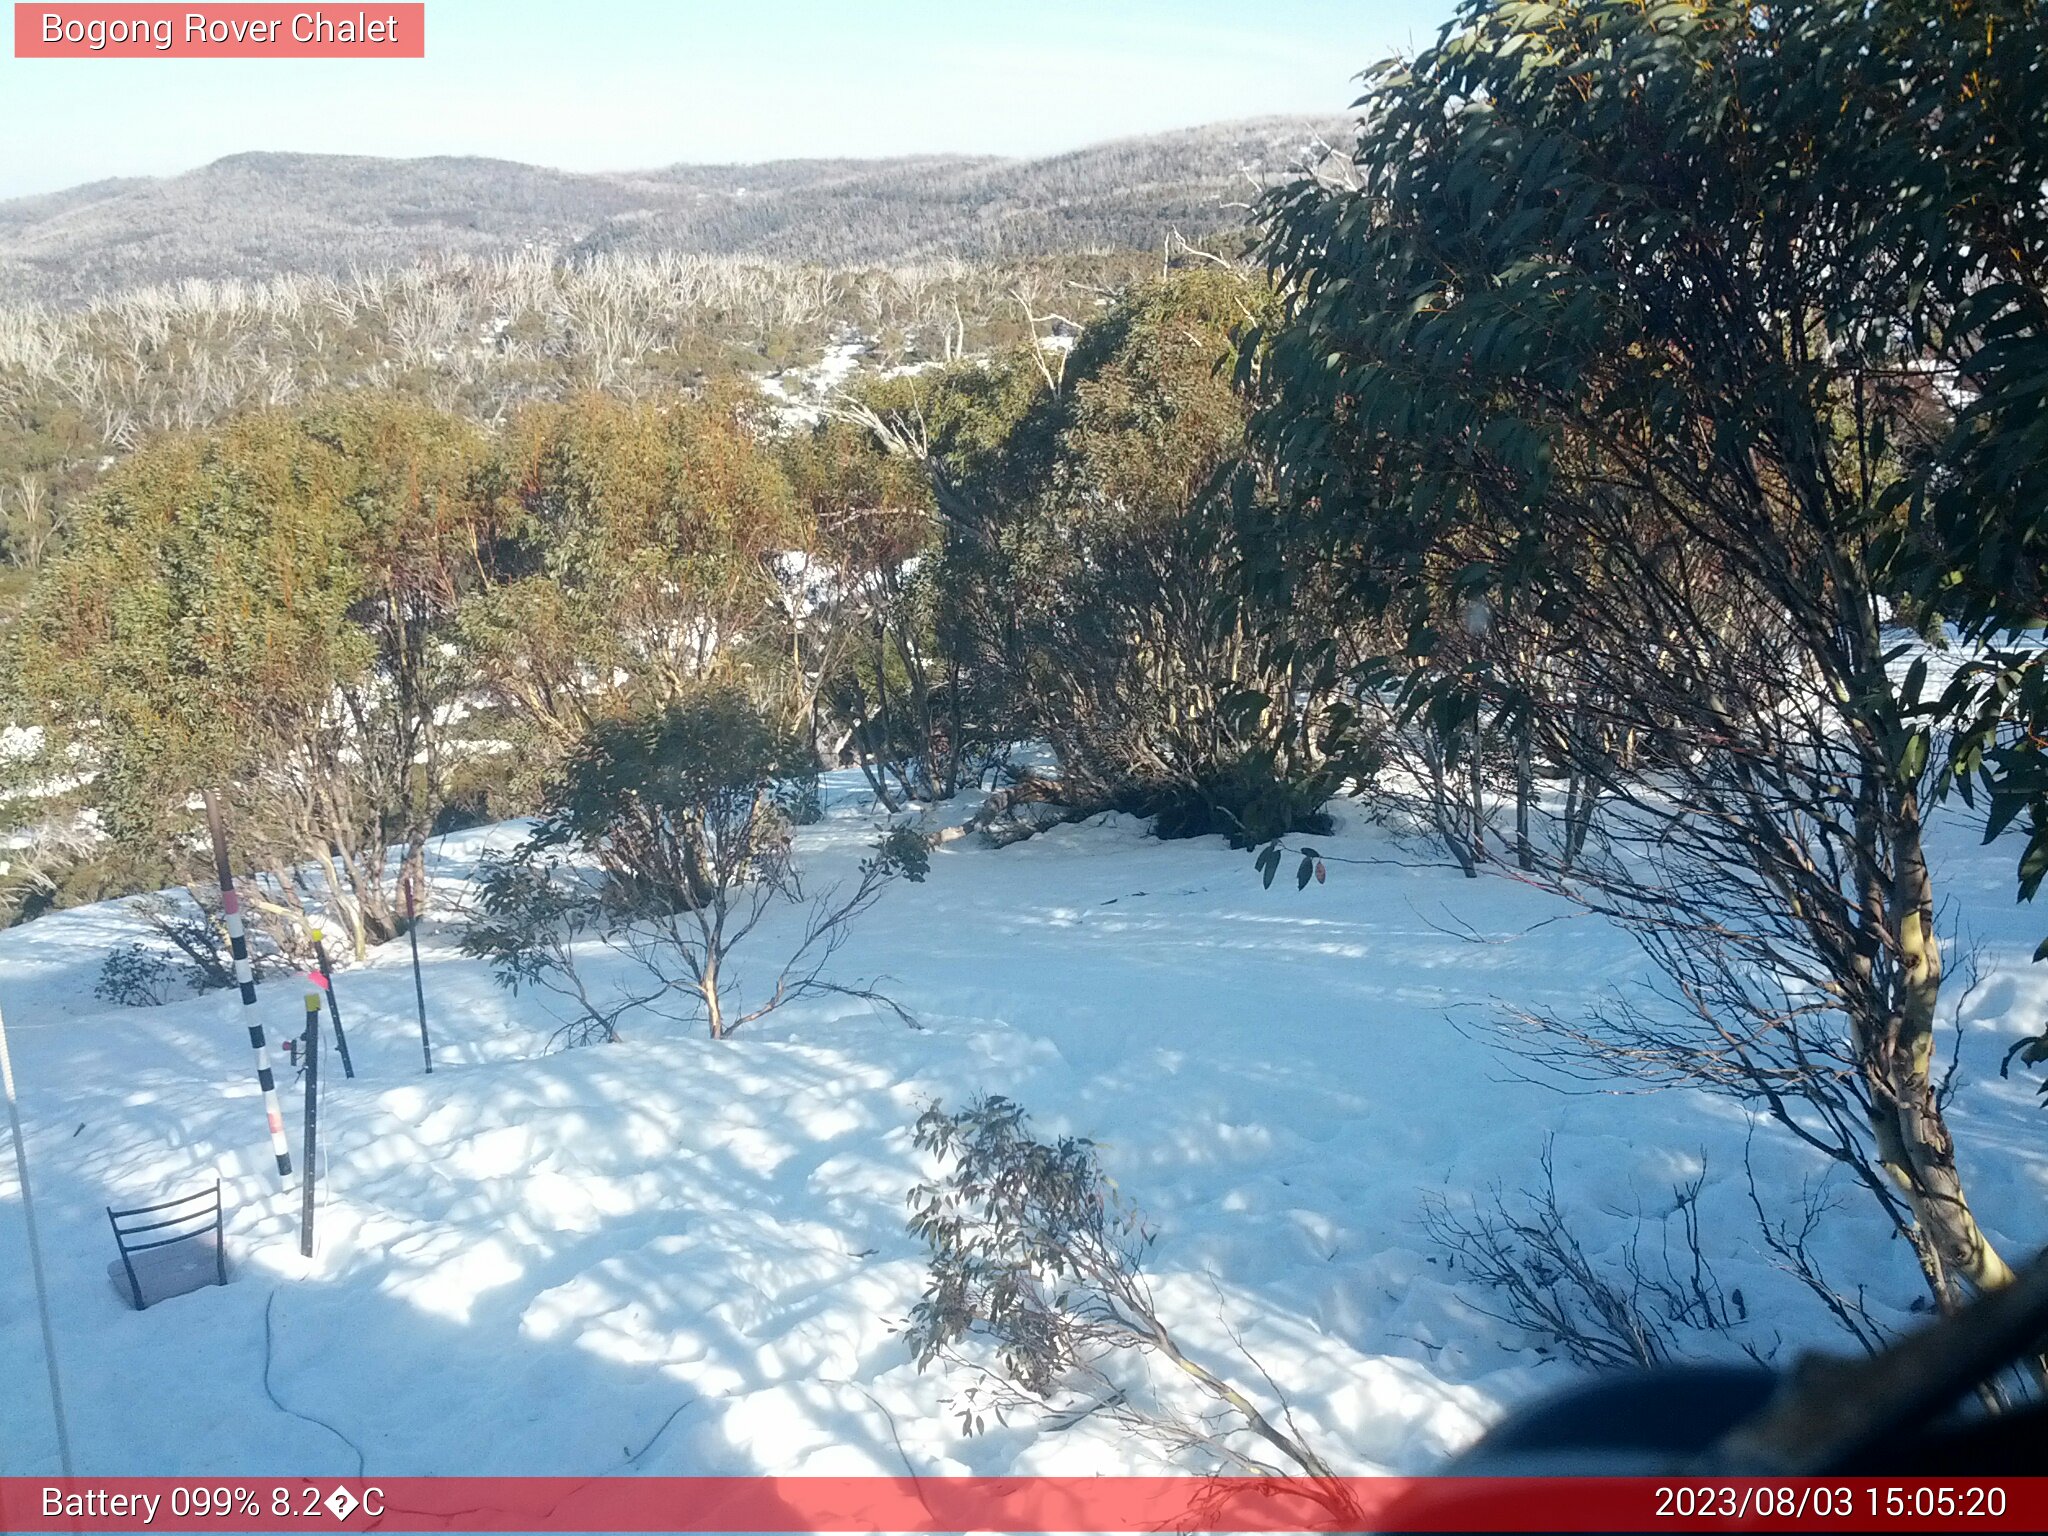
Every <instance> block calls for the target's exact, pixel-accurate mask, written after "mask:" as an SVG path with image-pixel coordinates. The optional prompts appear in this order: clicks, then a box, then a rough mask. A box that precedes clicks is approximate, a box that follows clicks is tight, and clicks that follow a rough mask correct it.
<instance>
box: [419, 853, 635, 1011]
mask: <svg viewBox="0 0 2048 1536" xmlns="http://www.w3.org/2000/svg"><path fill="white" fill-rule="evenodd" d="M602 919H603V907H602V904H601V903H599V902H598V901H597V900H596V899H595V898H594V896H593V893H592V892H591V890H590V889H589V886H588V885H587V883H586V882H584V881H583V880H582V878H581V877H580V876H579V875H578V873H577V872H576V871H575V870H574V869H571V868H565V867H564V864H563V861H562V860H561V859H560V858H558V857H555V856H552V855H549V854H547V853H544V852H541V851H538V850H535V849H533V848H531V847H528V846H522V847H520V848H518V849H515V850H514V851H513V852H511V853H509V854H497V853H491V854H486V855H485V856H484V857H483V859H482V860H481V861H480V863H479V865H478V869H477V876H476V896H475V902H474V915H473V916H472V917H471V919H470V922H469V925H468V926H467V927H466V928H464V929H463V932H462V937H461V940H460V943H461V946H462V952H463V953H464V954H466V955H470V956H473V957H475V958H477V959H481V960H488V961H489V962H490V963H491V974H492V975H493V977H495V978H496V980H497V982H498V985H499V986H501V987H504V988H506V989H507V990H508V991H510V992H511V993H513V994H514V995H515V996H516V995H518V993H519V990H520V989H521V988H522V987H535V988H538V989H539V990H541V991H545V992H549V993H552V994H553V995H554V996H556V997H559V998H561V999H563V1000H564V1001H566V1002H567V1003H569V1004H570V1006H571V1007H572V1008H573V1009H574V1014H573V1016H572V1017H571V1018H570V1020H569V1022H568V1023H566V1024H564V1025H563V1026H562V1027H561V1028H560V1029H559V1030H557V1031H556V1032H555V1034H554V1039H553V1043H555V1044H559V1045H563V1046H576V1045H595V1044H599V1043H603V1044H610V1043H612V1042H614V1041H616V1040H617V1039H618V1038H619V1030H618V1022H619V1019H620V1017H621V1016H622V1015H623V1014H625V1013H626V1012H627V1011H629V1010H630V1009H632V1008H633V1007H635V1006H637V1005H638V1004H640V1003H642V1002H645V1001H647V999H645V998H633V997H625V998H620V997H612V998H608V999H607V1000H606V1001H605V1002H603V1003H602V1004H600V1003H599V1002H598V1000H597V998H596V997H595V996H594V995H593V994H592V992H591V990H590V988H589V986H588V984H587V983H586V982H585V980H584V977H583V974H582V972H581V971H580V970H578V969H577V965H576V941H577V940H578V939H580V938H584V937H587V936H589V935H591V934H593V933H596V932H598V931H600V929H601V927H602Z"/></svg>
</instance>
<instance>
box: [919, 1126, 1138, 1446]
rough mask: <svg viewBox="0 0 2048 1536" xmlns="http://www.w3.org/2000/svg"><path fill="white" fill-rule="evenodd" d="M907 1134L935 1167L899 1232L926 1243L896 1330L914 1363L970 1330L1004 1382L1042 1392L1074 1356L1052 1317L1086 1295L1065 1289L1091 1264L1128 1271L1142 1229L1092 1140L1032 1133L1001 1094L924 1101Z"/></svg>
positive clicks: (1134, 1265) (974, 1422)
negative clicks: (991, 1353)
mask: <svg viewBox="0 0 2048 1536" xmlns="http://www.w3.org/2000/svg"><path fill="white" fill-rule="evenodd" d="M914 1140H915V1143H916V1146H917V1148H918V1150H919V1151H921V1152H924V1153H926V1154H927V1155H929V1156H930V1157H932V1158H934V1159H935V1160H936V1161H937V1162H938V1163H939V1164H940V1166H941V1169H942V1176H941V1177H940V1179H939V1180H938V1181H937V1182H935V1183H922V1184H919V1185H918V1186H917V1188H916V1189H914V1190H913V1191H912V1192H911V1195H910V1204H911V1217H910V1223H909V1226H910V1232H911V1235H912V1236H913V1237H916V1238H918V1239H919V1240H920V1241H922V1242H923V1243H924V1244H925V1246H926V1248H927V1249H928V1250H929V1258H928V1268H929V1278H928V1280H927V1282H926V1285H925V1292H924V1296H923V1299H922V1300H920V1301H919V1302H918V1303H917V1304H916V1305H915V1306H914V1307H912V1308H911V1314H910V1326H909V1328H908V1329H907V1330H906V1333H905V1338H906V1340H907V1342H908V1343H909V1345H910V1350H911V1354H912V1357H913V1358H914V1359H915V1360H916V1362H917V1366H918V1369H919V1370H923V1369H925V1368H926V1367H927V1366H929V1365H930V1364H932V1362H933V1361H934V1360H938V1359H942V1358H945V1357H946V1356H947V1355H948V1354H949V1353H950V1352H951V1351H952V1350H953V1349H954V1348H955V1347H956V1346H958V1345H959V1344H960V1343H962V1342H963V1341H964V1340H966V1339H968V1338H969V1337H970V1336H976V1337H982V1338H986V1339H987V1340H988V1341H989V1342H991V1343H992V1344H993V1346H994V1348H995V1351H996V1355H997V1358H998V1360H999V1361H1000V1363H1001V1367H1002V1370H1003V1372H1004V1374H1005V1375H1006V1376H1007V1377H1008V1378H1009V1379H1010V1380H1011V1381H1013V1382H1015V1383H1016V1384H1017V1385H1018V1386H1020V1387H1022V1388H1023V1389H1024V1390H1025V1391H1026V1392H1027V1393H1029V1394H1031V1395H1032V1396H1034V1397H1038V1398H1046V1397H1050V1396H1051V1395H1052V1394H1053V1392H1054V1391H1055V1390H1056V1389H1057V1388H1058V1387H1059V1385H1060V1384H1061V1382H1062V1380H1063V1379H1064V1378H1065V1376H1066V1375H1067V1373H1068V1372H1069V1370H1071V1369H1072V1368H1073V1367H1074V1366H1075V1365H1076V1364H1077V1363H1079V1362H1078V1360H1077V1358H1076V1357H1075V1354H1074V1352H1073V1348H1072V1346H1073V1345H1074V1343H1075V1342H1076V1341H1075V1339H1074V1337H1073V1335H1072V1331H1071V1330H1070V1329H1069V1328H1068V1327H1065V1326H1063V1325H1062V1320H1061V1318H1060V1315H1059V1314H1060V1313H1061V1312H1062V1311H1063V1310H1065V1309H1066V1308H1067V1307H1068V1305H1069V1304H1070V1300H1071V1301H1078V1302H1079V1303H1080V1305H1082V1306H1085V1305H1086V1301H1085V1300H1083V1299H1082V1298H1070V1297H1069V1295H1068V1294H1066V1293H1067V1292H1068V1290H1069V1289H1070V1288H1080V1289H1085V1288H1088V1287H1090V1286H1091V1285H1092V1284H1094V1283H1096V1282H1098V1281H1099V1278H1100V1277H1099V1276H1098V1275H1097V1274H1096V1271H1097V1270H1098V1269H1099V1268H1107V1269H1110V1270H1113V1271H1116V1272H1119V1273H1121V1274H1124V1275H1135V1274H1136V1272H1137V1270H1138V1268H1139V1266H1140V1261H1141V1259H1142V1257H1143V1255H1144V1253H1145V1252H1146V1251H1147V1250H1148V1249H1149V1248H1150V1247H1151V1245H1152V1241H1153V1237H1154V1233H1153V1230H1152V1228H1151V1227H1150V1226H1149V1225H1148V1224H1147V1223H1146V1222H1145V1220H1144V1218H1143V1216H1142V1215H1141V1214H1140V1213H1139V1212H1138V1211H1137V1210H1136V1209H1134V1208H1133V1207H1131V1206H1130V1205H1128V1204H1127V1203H1125V1202H1124V1201H1123V1200H1122V1199H1121V1198H1119V1196H1118V1195H1117V1192H1116V1188H1115V1186H1114V1185H1113V1184H1112V1183H1111V1182H1110V1181H1109V1179H1108V1177H1107V1176H1106V1175H1105V1174H1104V1173H1103V1172H1102V1168H1101V1165H1100V1163H1099V1162H1098V1160H1097V1158H1096V1153H1095V1144H1094V1143H1093V1142H1091V1141H1088V1140H1086V1139H1085V1138H1081V1137H1074V1136H1062V1137H1060V1138H1059V1139H1058V1140H1057V1141H1051V1142H1045V1141H1039V1140H1037V1139H1036V1138H1035V1137H1033V1136H1032V1134H1031V1130H1030V1120H1029V1117H1028V1116H1027V1115H1026V1114H1025V1112H1024V1110H1023V1108H1022V1107H1021V1106H1020V1105H1017V1104H1015V1103H1012V1102H1011V1101H1010V1100H1008V1099H1005V1098H1001V1097H996V1096H991V1097H988V1098H978V1099H976V1100H975V1101H974V1102H973V1103H972V1104H970V1105H969V1106H968V1107H967V1108H966V1109H964V1110H961V1111H958V1112H957V1113H954V1114H950V1115H949V1114H947V1113H946V1112H945V1110H944V1108H943V1107H942V1106H940V1105H938V1104H936V1103H934V1104H932V1105H931V1106H930V1107H929V1108H927V1109H926V1110H925V1112H924V1113H923V1114H922V1115H921V1116H919V1117H918V1121H917V1128H916V1132H915V1136H914ZM963 1418H964V1420H965V1422H964V1423H963V1425H962V1427H963V1429H965V1430H967V1431H968V1432H970V1433H972V1432H978V1431H979V1430H980V1429H981V1428H983V1427H984V1426H983V1423H982V1421H981V1418H980V1416H979V1414H978V1413H975V1412H972V1411H968V1412H966V1413H964V1414H963Z"/></svg>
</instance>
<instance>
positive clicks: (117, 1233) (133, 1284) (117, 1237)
mask: <svg viewBox="0 0 2048 1536" xmlns="http://www.w3.org/2000/svg"><path fill="white" fill-rule="evenodd" d="M107 1225H108V1226H110V1227H112V1228H113V1229H114V1246H115V1247H117V1248H119V1249H120V1250H121V1267H122V1268H123V1269H125V1270H127V1271H128V1294H129V1295H130V1296H132V1297H134V1298H135V1310H136V1311H138V1312H141V1311H143V1310H145V1308H144V1306H143V1302H142V1282H141V1281H140V1280H139V1279H137V1278H136V1275H135V1261H134V1260H133V1259H131V1258H130V1257H129V1256H128V1240H127V1239H126V1238H125V1237H123V1236H122V1235H121V1223H120V1222H118V1221H116V1220H114V1211H113V1207H112V1206H109V1207H108V1208H107Z"/></svg>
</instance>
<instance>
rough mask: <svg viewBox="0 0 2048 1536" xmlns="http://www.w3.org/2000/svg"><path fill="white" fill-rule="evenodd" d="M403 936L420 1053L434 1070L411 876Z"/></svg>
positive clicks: (408, 881) (406, 878)
mask: <svg viewBox="0 0 2048 1536" xmlns="http://www.w3.org/2000/svg"><path fill="white" fill-rule="evenodd" d="M405 936H406V937H407V938H408V939H410V940H412V995H413V997H414V998H415V999H416V1000H417V1001H418V1003H419V1008H420V1054H421V1055H422V1056H424V1057H426V1059H427V1070H428V1071H429V1072H431V1071H433V1070H434V1044H433V1042H432V1041H431V1040H429V1039H428V1038H427V986H426V983H425V982H423V981H421V980H420V919H419V914H418V912H417V911H415V910H414V907H413V899H412V876H410V875H407V876H406V877H405Z"/></svg>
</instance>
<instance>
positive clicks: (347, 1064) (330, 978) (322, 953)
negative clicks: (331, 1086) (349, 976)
mask: <svg viewBox="0 0 2048 1536" xmlns="http://www.w3.org/2000/svg"><path fill="white" fill-rule="evenodd" d="M312 927H313V959H314V960H315V961H316V962H317V963H318V964H319V967H320V969H319V971H318V972H317V973H315V975H314V977H313V984H314V985H315V986H317V987H319V988H320V989H321V990H322V991H323V992H325V993H326V994H327V1016H328V1017H329V1018H331V1019H332V1020H334V1048H335V1049H336V1050H338V1051H340V1052H341V1075H342V1076H343V1077H350V1078H352V1077H354V1076H355V1075H356V1065H355V1063H354V1062H352V1061H350V1060H349V1059H348V1036H347V1035H345V1034H343V1033H342V1032H341V999H340V998H339V997H338V996H336V995H335V990H334V967H333V966H331V965H329V964H328V963H327V945H326V944H325V943H323V942H322V941H321V938H320V925H319V924H318V923H314V924H313V925H312Z"/></svg>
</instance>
